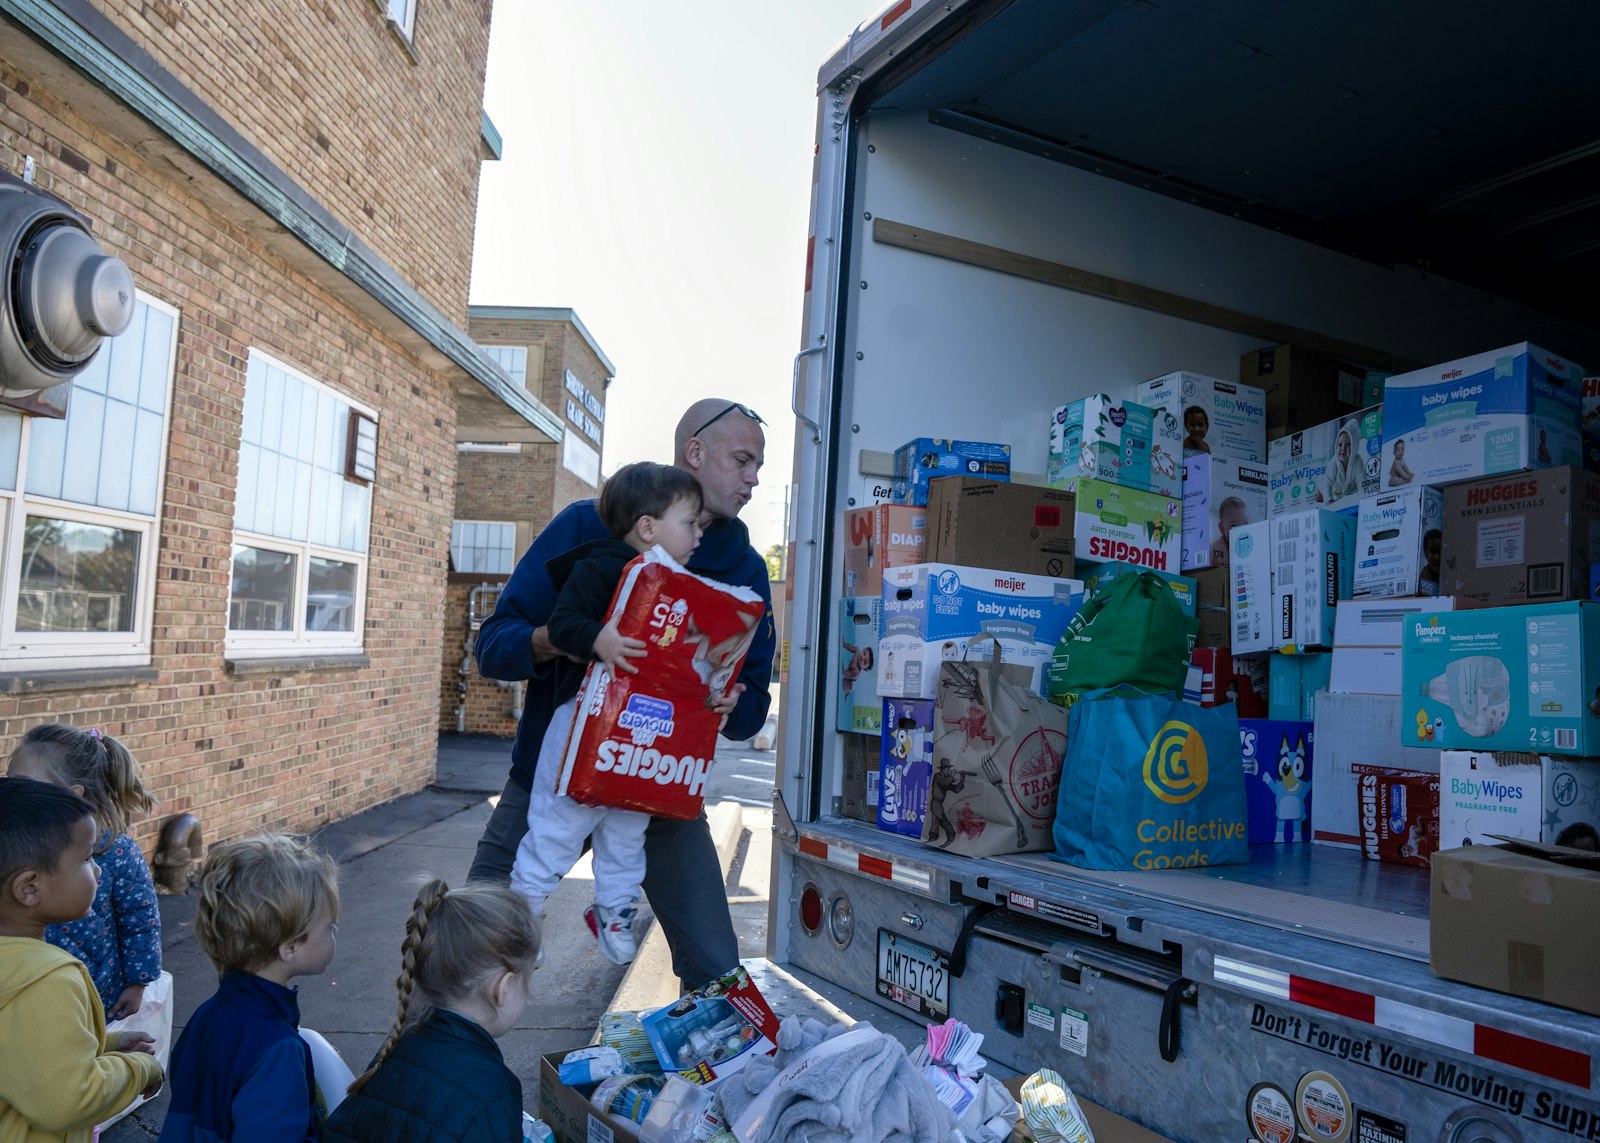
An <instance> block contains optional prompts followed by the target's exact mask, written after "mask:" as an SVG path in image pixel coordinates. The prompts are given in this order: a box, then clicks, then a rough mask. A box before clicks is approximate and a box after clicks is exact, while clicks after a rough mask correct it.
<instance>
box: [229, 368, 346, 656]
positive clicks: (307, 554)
mask: <svg viewBox="0 0 1600 1143" xmlns="http://www.w3.org/2000/svg"><path fill="white" fill-rule="evenodd" d="M352 415H362V416H365V417H368V418H371V419H372V420H374V421H376V420H377V413H376V412H374V411H373V410H371V409H369V408H366V407H365V406H363V405H359V404H357V403H355V402H353V401H351V400H349V399H348V398H346V397H343V396H341V395H340V394H338V393H336V392H334V391H333V390H332V389H330V388H328V387H327V386H326V385H323V384H322V383H321V382H318V381H315V380H313V379H312V378H310V377H307V376H306V375H305V374H303V373H301V372H299V371H298V370H297V369H295V368H293V367H292V366H290V365H286V364H284V363H283V362H281V361H278V360H276V359H275V358H273V357H271V356H269V355H268V354H266V353H263V352H262V351H261V350H259V349H254V348H252V349H251V350H250V361H249V365H248V367H247V369H246V373H245V389H244V424H243V427H242V429H241V431H240V440H239V486H238V490H237V492H236V494H235V498H234V506H233V560H232V564H231V576H230V582H229V592H228V635H227V648H228V651H229V652H230V653H240V652H242V653H245V654H249V655H260V656H270V655H294V654H304V653H305V652H306V651H308V650H316V651H330V650H332V651H339V650H349V651H357V650H360V649H361V641H362V628H363V623H364V620H365V613H366V590H367V537H368V532H369V529H370V526H371V518H372V486H371V485H370V484H367V483H364V482H362V481H359V480H352V479H349V478H348V477H346V475H345V473H346V471H347V463H346V460H347V458H346V452H347V450H348V449H349V447H350V441H351V439H352V434H351V432H350V421H351V417H352Z"/></svg>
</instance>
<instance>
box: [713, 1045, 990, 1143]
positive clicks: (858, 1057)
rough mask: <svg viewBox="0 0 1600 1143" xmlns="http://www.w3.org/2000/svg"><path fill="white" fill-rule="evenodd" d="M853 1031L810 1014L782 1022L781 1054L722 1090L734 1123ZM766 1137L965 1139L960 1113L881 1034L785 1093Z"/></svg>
mask: <svg viewBox="0 0 1600 1143" xmlns="http://www.w3.org/2000/svg"><path fill="white" fill-rule="evenodd" d="M855 1027H856V1028H858V1029H859V1028H862V1027H864V1026H863V1025H860V1024H857V1025H855ZM848 1030H849V1029H847V1028H846V1027H845V1025H843V1024H834V1025H832V1026H831V1027H829V1026H827V1025H825V1024H823V1023H822V1022H821V1021H818V1020H812V1019H808V1018H806V1017H803V1016H802V1017H790V1018H789V1019H787V1020H785V1021H783V1024H782V1025H781V1027H780V1028H779V1030H778V1050H777V1051H776V1052H774V1053H773V1054H772V1055H770V1056H764V1057H762V1058H760V1059H757V1060H752V1061H750V1062H749V1063H748V1064H746V1065H745V1066H744V1067H743V1068H742V1069H740V1070H739V1071H737V1072H735V1073H734V1074H733V1075H731V1076H729V1077H728V1078H727V1079H726V1080H724V1081H723V1082H722V1083H721V1084H720V1085H719V1086H718V1088H717V1094H718V1095H719V1097H720V1098H721V1100H722V1107H723V1111H724V1112H725V1114H726V1116H727V1120H728V1122H730V1123H731V1122H733V1121H735V1120H737V1119H738V1118H739V1116H740V1114H741V1113H742V1112H743V1111H744V1110H745V1108H747V1107H749V1105H750V1101H751V1100H753V1099H754V1098H755V1097H756V1096H757V1095H758V1094H759V1093H760V1092H761V1091H763V1090H764V1089H765V1088H766V1087H767V1085H768V1084H770V1083H771V1082H772V1081H773V1080H774V1079H776V1078H777V1076H778V1073H779V1072H781V1071H782V1070H783V1069H784V1068H786V1067H788V1066H789V1065H790V1064H792V1063H794V1062H795V1061H796V1060H798V1059H799V1058H800V1057H801V1056H803V1055H804V1054H805V1053H806V1052H807V1051H809V1050H810V1049H811V1048H813V1047H815V1046H816V1045H818V1044H820V1043H822V1042H823V1041H824V1040H828V1039H832V1038H833V1037H834V1036H837V1035H839V1034H840V1033H842V1032H845V1031H848ZM760 1138H761V1140H763V1141H770V1143H953V1141H954V1140H956V1139H958V1138H959V1136H958V1134H957V1133H956V1117H955V1115H954V1113H952V1112H951V1111H950V1109H949V1108H947V1107H946V1106H945V1105H944V1104H942V1103H940V1102H939V1100H938V1097H937V1096H935V1095H934V1094H933V1089H932V1088H931V1087H929V1086H928V1084H927V1082H926V1081H925V1080H924V1079H923V1078H922V1077H921V1076H920V1075H918V1074H917V1071H916V1069H915V1068H914V1067H912V1065H911V1061H910V1060H909V1059H908V1058H907V1057H906V1052H905V1049H904V1048H902V1047H901V1046H900V1045H899V1043H898V1042H896V1041H895V1040H894V1039H893V1038H891V1037H889V1036H885V1035H884V1034H883V1033H881V1032H878V1031H876V1030H875V1029H874V1030H872V1038H871V1039H870V1040H869V1041H868V1042H867V1043H866V1044H865V1045H863V1047H862V1049H861V1050H860V1051H850V1052H845V1053H843V1054H841V1055H840V1056H838V1057H836V1058H834V1059H830V1060H827V1061H826V1062H824V1063H823V1064H822V1065H821V1066H819V1067H817V1068H816V1069H815V1070H813V1071H811V1072H808V1073H807V1074H806V1075H805V1076H804V1077H803V1078H802V1079H801V1080H800V1081H799V1082H797V1083H795V1084H794V1085H793V1086H791V1087H790V1088H788V1089H787V1090H785V1091H784V1092H783V1094H782V1095H781V1096H780V1097H779V1099H778V1102H777V1103H775V1104H774V1106H773V1108H772V1111H771V1113H770V1114H769V1115H768V1116H767V1118H766V1120H765V1122H764V1123H763V1127H762V1130H761V1132H760Z"/></svg>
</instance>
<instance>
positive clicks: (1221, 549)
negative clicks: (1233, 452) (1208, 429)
mask: <svg viewBox="0 0 1600 1143" xmlns="http://www.w3.org/2000/svg"><path fill="white" fill-rule="evenodd" d="M1266 518H1267V470H1266V468H1264V467H1263V466H1262V465H1260V464H1259V463H1257V462H1256V461H1253V460H1239V459H1238V458H1237V457H1231V456H1224V455H1223V454H1221V453H1203V452H1202V453H1192V454H1190V455H1189V456H1187V457H1185V458H1184V462H1183V570H1184V571H1191V570H1194V569H1196V568H1211V567H1222V566H1225V565H1226V564H1227V562H1228V533H1229V531H1230V530H1231V529H1233V528H1235V527H1237V526H1239V525H1240V524H1250V523H1253V522H1255V521H1257V520H1265V519H1266Z"/></svg>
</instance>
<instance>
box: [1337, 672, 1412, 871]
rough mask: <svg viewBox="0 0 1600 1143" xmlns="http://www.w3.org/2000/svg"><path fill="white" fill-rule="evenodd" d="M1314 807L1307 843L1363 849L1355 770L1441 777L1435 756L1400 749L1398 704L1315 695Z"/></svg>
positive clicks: (1384, 699) (1387, 699) (1369, 698)
mask: <svg viewBox="0 0 1600 1143" xmlns="http://www.w3.org/2000/svg"><path fill="white" fill-rule="evenodd" d="M1316 705H1317V717H1316V735H1317V804H1316V809H1315V811H1314V812H1313V813H1312V815H1311V839H1312V840H1313V841H1316V842H1320V843H1323V844H1325V845H1336V846H1343V847H1345V848H1347V849H1359V848H1360V847H1361V813H1360V804H1361V790H1360V786H1359V784H1358V782H1357V780H1356V773H1355V767H1356V766H1359V765H1368V766H1382V767H1393V768H1396V769H1404V770H1415V771H1421V772H1423V773H1428V774H1437V773H1438V772H1439V751H1438V750H1436V749H1431V748H1421V747H1409V746H1402V745H1400V742H1401V738H1400V731H1401V725H1400V723H1401V718H1402V708H1401V700H1400V699H1399V698H1394V697H1390V696H1386V695H1346V694H1337V693H1332V692H1329V691H1323V692H1322V693H1320V694H1318V695H1317V700H1316Z"/></svg>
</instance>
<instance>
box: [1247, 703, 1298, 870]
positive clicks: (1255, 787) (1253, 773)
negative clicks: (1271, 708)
mask: <svg viewBox="0 0 1600 1143" xmlns="http://www.w3.org/2000/svg"><path fill="white" fill-rule="evenodd" d="M1315 741H1316V732H1315V729H1314V728H1313V726H1312V723H1311V722H1310V721H1309V720H1280V719H1267V718H1241V719H1240V720H1239V753H1240V755H1241V756H1242V757H1243V758H1244V790H1245V809H1246V816H1245V823H1246V824H1245V840H1246V841H1248V842H1249V844H1251V845H1291V844H1296V843H1299V842H1309V841H1310V840H1311V794H1312V787H1313V786H1314V785H1315V783H1314V781H1313V775H1312V772H1311V767H1312V745H1313V743H1314V742H1315Z"/></svg>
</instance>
